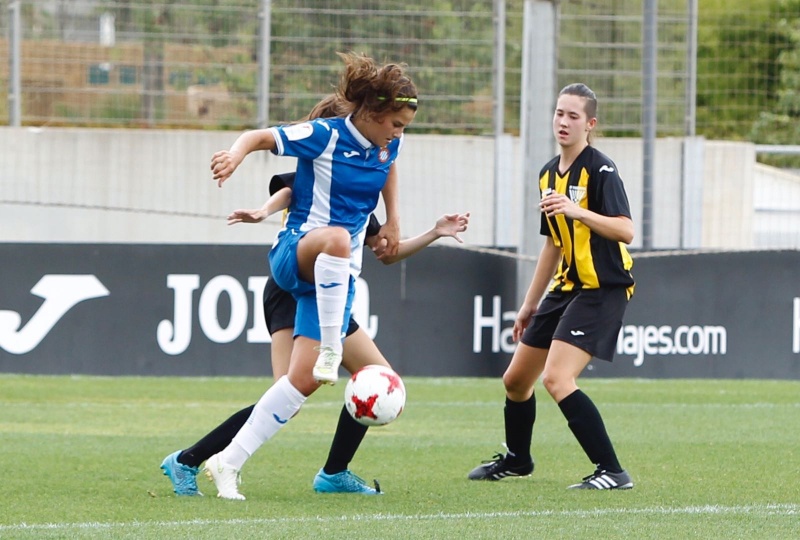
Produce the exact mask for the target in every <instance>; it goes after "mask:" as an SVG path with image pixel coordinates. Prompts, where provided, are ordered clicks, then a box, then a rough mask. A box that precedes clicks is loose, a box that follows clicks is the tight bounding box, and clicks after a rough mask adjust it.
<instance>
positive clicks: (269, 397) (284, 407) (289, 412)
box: [220, 375, 306, 469]
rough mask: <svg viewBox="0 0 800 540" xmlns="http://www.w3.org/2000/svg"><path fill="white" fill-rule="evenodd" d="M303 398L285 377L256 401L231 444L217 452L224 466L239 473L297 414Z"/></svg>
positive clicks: (304, 398)
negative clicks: (228, 466) (226, 465)
mask: <svg viewBox="0 0 800 540" xmlns="http://www.w3.org/2000/svg"><path fill="white" fill-rule="evenodd" d="M305 400H306V396H304V395H303V394H301V393H300V391H299V390H298V389H297V388H295V387H294V386H293V385H292V383H291V382H289V377H287V376H286V375H284V376H283V377H281V378H280V379H278V382H276V383H275V384H273V385H272V386H271V387H270V388H269V390H267V391H266V392H265V393H264V395H263V396H261V399H259V400H258V403H256V406H255V407H254V408H253V412H252V413H251V414H250V418H248V419H247V422H246V423H245V425H244V426H242V429H240V430H239V433H237V434H236V436H235V437H234V438H233V440H232V441H231V444H229V445H228V446H227V448H225V450H223V451H222V452H220V458H221V460H222V462H223V463H226V464H228V465H231V466H232V467H234V468H236V469H241V468H242V466H243V465H244V464H245V462H246V461H247V460H248V459H249V458H250V456H252V455H253V454H254V453H255V452H256V450H258V449H259V448H260V447H261V445H262V444H264V443H265V442H267V441H268V440H269V439H270V438H271V437H272V436H273V435H275V434H276V433H277V432H278V430H279V429H281V428H282V427H283V426H284V425H285V424H286V422H288V421H289V419H291V418H292V416H294V415H295V413H297V411H298V410H300V407H301V406H302V405H303V402H305Z"/></svg>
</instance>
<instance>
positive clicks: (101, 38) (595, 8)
mask: <svg viewBox="0 0 800 540" xmlns="http://www.w3.org/2000/svg"><path fill="white" fill-rule="evenodd" d="M4 3H5V6H4V9H3V10H2V12H0V26H2V28H3V31H4V32H3V34H4V35H5V36H7V37H9V36H10V35H11V34H12V32H11V30H13V27H12V26H11V23H10V14H11V13H13V11H12V10H11V8H12V6H16V7H17V8H18V9H19V11H20V19H21V27H20V34H21V36H20V37H21V47H20V50H19V51H13V50H11V51H9V50H8V46H9V40H8V39H6V40H3V41H2V42H0V55H2V56H3V57H9V55H12V56H13V55H14V54H15V53H16V54H18V61H19V63H20V66H21V81H20V101H21V113H20V114H21V118H20V120H21V123H23V124H26V125H44V124H47V125H83V126H123V127H164V128H169V127H188V128H222V129H225V128H237V129H238V128H243V127H248V126H250V127H252V126H254V125H257V124H258V123H259V118H258V116H259V100H260V98H261V95H260V92H262V88H261V87H262V86H264V85H260V84H259V81H260V80H262V79H261V78H260V76H261V73H262V72H263V71H262V70H266V71H267V73H268V75H267V78H266V79H264V80H265V81H266V82H267V84H268V98H267V101H266V104H267V105H266V109H267V110H268V111H269V115H270V116H269V118H268V119H267V122H268V123H279V122H285V121H290V120H295V119H297V118H299V117H302V116H303V115H304V114H306V113H307V112H308V110H310V108H311V107H312V106H313V104H314V103H315V102H316V101H317V100H319V98H320V97H322V96H323V95H325V94H326V93H328V92H329V91H330V89H331V87H332V85H333V84H334V83H335V82H336V77H337V75H338V73H339V71H340V67H341V65H340V63H339V61H338V59H337V57H336V55H335V52H336V51H343V50H355V51H359V52H366V53H367V54H370V55H371V56H373V57H375V58H376V59H378V60H380V61H402V62H406V63H407V64H408V65H409V66H410V70H411V72H412V74H413V77H414V78H415V80H416V82H417V83H418V86H419V88H420V89H421V93H422V94H423V95H422V97H423V98H424V100H425V107H422V108H421V109H420V114H419V116H418V118H417V121H416V122H415V129H416V130H420V131H423V132H424V131H429V132H440V133H441V132H444V133H452V132H457V133H472V134H475V133H481V134H482V133H491V132H493V131H494V127H495V124H494V118H495V116H494V114H495V109H494V105H495V96H494V95H493V92H494V89H495V87H496V86H495V85H496V84H497V82H498V76H500V75H502V76H503V82H504V85H503V86H504V88H505V95H504V96H503V104H504V108H503V113H504V115H503V116H504V119H503V123H504V129H505V130H506V131H508V132H511V133H518V132H519V121H520V120H519V117H520V114H519V106H520V95H519V93H520V74H521V65H522V51H521V45H520V41H521V35H522V31H523V29H522V11H523V0H509V1H507V2H503V3H502V4H503V5H504V7H505V9H504V12H505V25H504V26H503V30H504V35H500V39H503V41H504V48H503V53H504V54H503V57H504V60H505V65H504V66H503V68H502V69H498V68H497V67H496V65H495V58H496V54H495V53H496V39H497V37H498V33H497V32H496V30H497V28H498V26H497V24H496V22H497V15H498V9H497V6H498V5H499V4H500V2H497V1H493V0H483V1H473V0H456V1H449V2H420V1H413V0H411V1H389V0H385V1H383V2H366V1H363V0H347V1H343V0H293V1H288V0H287V1H278V0H275V1H269V2H267V1H264V0H230V1H228V2H224V3H220V2H213V3H212V2H205V1H202V0H195V1H193V2H164V1H162V2H157V1H141V0H140V1H135V0H134V1H131V0H127V1H123V0H117V1H112V0H47V1H31V0H27V1H26V0H20V1H9V0H5V2H4ZM680 3H681V2H678V4H680ZM640 11H641V0H613V1H611V2H600V3H598V2H593V1H586V0H565V1H563V2H561V6H560V19H559V30H560V31H559V35H560V36H561V38H560V39H559V46H558V50H559V52H558V56H559V62H558V71H559V77H558V78H559V81H560V82H569V81H572V80H575V79H581V80H585V81H586V82H588V83H589V84H590V85H592V86H594V87H596V89H597V91H598V93H599V94H601V95H602V96H603V97H604V104H605V107H604V114H605V117H604V122H603V124H604V126H605V129H606V131H607V132H608V133H610V134H638V133H639V131H640V129H641V120H642V119H641V110H640V109H641V106H640V103H641V68H640V64H641V52H640V50H641V16H640ZM660 15H661V18H660V25H661V27H662V28H665V29H667V33H666V34H664V35H663V40H664V44H663V45H662V46H661V48H660V49H661V54H662V55H664V56H666V57H667V58H668V60H665V63H666V64H668V65H667V68H666V69H665V70H664V71H662V72H661V73H660V76H661V78H662V80H665V81H666V80H669V81H672V82H671V87H670V88H665V89H663V90H662V94H661V99H660V101H659V106H660V110H661V114H660V117H659V127H660V131H661V132H662V133H663V134H676V133H677V134H680V133H681V132H682V129H683V125H684V121H685V111H684V105H685V104H686V99H687V95H686V92H687V85H686V82H687V80H688V74H687V73H688V72H687V70H686V50H685V44H686V36H687V31H688V28H689V25H688V22H687V21H688V14H687V11H686V9H685V8H684V9H679V7H678V6H672V7H668V8H664V9H662V13H661V14H660ZM262 35H264V36H268V40H266V43H265V42H262V39H261V38H262ZM265 44H266V46H265ZM587 52H588V53H590V54H587ZM9 65H10V64H9V63H5V64H3V65H2V67H0V84H2V85H3V87H4V88H5V89H8V88H9V71H8V67H9ZM11 112H12V111H9V110H8V103H2V104H0V119H7V118H8V117H9V114H10V113H11Z"/></svg>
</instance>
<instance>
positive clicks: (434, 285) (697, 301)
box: [0, 244, 800, 379]
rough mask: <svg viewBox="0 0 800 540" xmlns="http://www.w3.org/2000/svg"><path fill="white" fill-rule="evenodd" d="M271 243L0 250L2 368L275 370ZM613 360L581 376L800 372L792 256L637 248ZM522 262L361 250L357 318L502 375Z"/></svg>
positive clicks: (418, 359)
mask: <svg viewBox="0 0 800 540" xmlns="http://www.w3.org/2000/svg"><path fill="white" fill-rule="evenodd" d="M267 249H268V248H267V247H259V246H230V245H228V246H211V245H161V244H153V245H136V244H0V260H2V264H1V265H0V268H2V270H1V272H2V281H1V282H0V371H2V372H8V373H39V374H72V373H74V374H95V375H185V376H216V375H226V376H228V375H230V376H235V375H261V376H263V375H269V374H270V373H271V370H270V367H269V335H268V333H267V331H266V328H265V326H264V323H263V309H262V306H261V292H262V290H263V287H264V284H265V283H266V280H267V279H268V276H269V268H268V265H267V260H266V253H267ZM634 259H635V261H636V262H635V266H634V276H635V278H636V280H637V289H636V294H635V295H634V297H633V299H632V300H631V304H630V306H629V308H628V311H627V313H626V318H625V322H624V326H623V329H622V331H621V332H620V336H619V340H618V346H617V355H616V358H615V360H614V362H613V363H608V362H603V361H598V360H595V361H593V362H592V364H591V366H590V369H589V370H588V371H587V372H586V375H587V376H605V377H653V378H655V377H662V378H690V377H714V378H788V379H797V378H800V283H798V280H797V275H798V269H800V252H797V251H770V252H766V251H765V252H743V253H703V254H670V255H659V256H640V257H637V256H636V255H634ZM515 284H516V261H515V259H513V258H512V257H506V256H498V255H495V254H489V253H484V252H478V251H472V250H461V249H455V248H449V247H444V246H433V247H430V248H428V249H425V250H423V251H422V252H420V253H419V254H417V255H415V256H414V257H413V258H411V259H408V260H406V261H403V262H401V263H398V264H395V265H391V266H384V265H383V264H382V263H380V262H378V261H377V260H376V259H375V258H374V257H372V256H371V255H370V254H369V253H365V255H364V271H363V273H362V276H361V279H359V281H358V292H357V294H356V303H355V305H354V314H355V315H356V317H357V320H358V321H359V323H360V324H361V325H362V327H363V328H364V329H365V331H366V332H367V333H368V334H369V335H370V336H372V337H373V338H374V339H375V342H376V343H377V345H378V347H379V348H380V349H381V351H382V352H383V354H384V355H385V356H386V357H387V358H388V359H389V361H390V362H391V363H392V365H393V366H394V367H395V368H396V369H397V370H398V371H399V372H400V373H402V374H405V375H419V376H499V375H501V374H502V373H503V371H504V369H505V367H506V365H507V364H508V361H509V360H510V358H511V354H512V352H513V350H514V346H515V345H514V344H513V343H512V342H511V328H512V326H513V323H514V316H515V311H516V309H517V307H518V306H517V305H516V300H515V299H516V291H515Z"/></svg>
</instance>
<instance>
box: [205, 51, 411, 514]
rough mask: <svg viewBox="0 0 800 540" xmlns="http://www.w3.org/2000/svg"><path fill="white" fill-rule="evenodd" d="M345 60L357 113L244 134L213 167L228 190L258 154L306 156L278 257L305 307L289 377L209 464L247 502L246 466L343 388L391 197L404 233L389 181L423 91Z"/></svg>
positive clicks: (300, 159) (228, 492)
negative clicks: (319, 393) (366, 265)
mask: <svg viewBox="0 0 800 540" xmlns="http://www.w3.org/2000/svg"><path fill="white" fill-rule="evenodd" d="M340 56H341V57H342V59H343V60H344V61H345V70H344V73H343V75H342V77H341V80H340V83H339V86H338V88H337V89H336V94H337V98H339V99H340V100H341V101H342V102H346V103H349V104H350V106H351V110H352V113H351V114H349V115H348V116H346V117H344V118H327V119H315V120H312V121H308V122H303V123H299V124H292V125H288V126H278V127H272V128H268V129H260V130H253V131H249V132H245V133H243V134H242V135H240V136H239V137H238V138H237V139H236V141H235V142H234V143H233V145H232V146H231V148H230V149H229V150H227V151H221V152H217V153H215V154H214V155H213V156H212V159H211V170H212V172H213V177H214V179H215V180H216V181H217V182H218V185H219V186H222V184H223V183H224V182H225V181H226V180H227V179H228V178H230V176H231V175H232V174H233V172H234V171H235V170H236V168H237V167H238V166H239V164H240V163H241V162H242V160H243V159H244V158H245V156H247V155H248V154H249V153H251V152H254V151H257V150H269V151H272V152H274V153H276V154H278V155H284V156H293V157H296V158H297V174H296V177H295V183H294V186H293V190H292V200H291V204H290V207H289V215H288V217H287V221H286V226H285V227H284V228H283V229H281V231H279V232H278V234H277V236H276V238H275V241H274V243H273V246H272V249H271V250H270V254H269V260H270V266H271V269H272V276H273V279H274V280H275V282H276V283H277V284H278V285H279V286H280V287H281V288H282V289H284V290H286V291H288V292H290V293H291V294H292V296H294V297H295V299H296V300H297V315H296V318H295V329H294V336H295V340H294V346H293V347H292V355H291V360H290V365H289V372H288V374H287V375H286V376H284V377H282V378H280V379H279V380H278V381H277V382H276V383H275V384H274V385H273V386H271V387H270V388H269V390H267V392H266V393H265V394H264V395H263V396H262V397H261V399H260V400H259V402H258V403H257V404H256V406H255V408H254V409H253V413H252V415H251V416H250V418H249V419H248V422H247V424H245V426H244V427H243V428H242V429H241V430H240V431H239V433H237V435H236V436H235V437H234V439H233V441H232V442H231V444H230V445H228V447H226V448H225V450H223V451H222V452H220V453H219V454H216V455H214V456H212V457H211V458H210V459H209V460H208V461H207V463H206V470H207V471H208V473H209V474H210V476H211V477H212V479H213V480H214V483H215V484H216V486H217V489H218V492H219V493H218V496H220V497H222V498H227V499H243V497H242V495H241V494H240V493H239V492H238V488H237V478H238V475H239V471H240V470H241V468H242V466H243V465H244V463H245V462H246V461H247V460H248V459H249V458H250V456H251V455H252V454H253V453H254V452H255V451H256V450H257V449H258V448H259V447H260V446H261V445H262V444H263V443H264V442H266V441H267V440H269V439H270V438H271V437H272V436H273V435H275V433H277V431H278V430H279V429H280V428H281V427H282V426H283V425H284V424H286V422H288V420H289V419H290V418H292V416H294V414H295V413H296V412H297V411H298V410H299V409H300V407H301V406H302V404H303V402H304V401H305V400H306V398H307V397H308V396H310V395H311V394H312V393H313V392H314V391H316V389H317V388H319V386H320V385H321V384H323V383H330V384H332V383H335V382H336V380H337V378H338V370H339V365H340V364H341V361H342V336H343V335H344V331H345V330H346V325H345V323H346V322H347V321H349V318H350V306H351V304H352V300H353V295H354V293H355V278H356V277H357V276H358V274H359V273H360V271H361V258H362V247H363V244H364V237H365V233H366V225H367V220H368V218H369V215H370V213H371V212H372V211H373V210H374V209H375V208H376V206H377V203H378V199H379V196H380V194H381V193H382V192H383V194H384V201H385V204H386V207H387V208H386V211H387V220H388V221H390V222H392V223H394V224H395V227H394V228H395V229H399V228H398V227H397V226H396V223H397V219H398V218H397V213H396V174H392V175H390V174H389V173H390V171H392V172H396V168H395V165H394V162H395V160H396V159H397V156H398V154H399V153H400V150H401V148H402V142H403V141H402V137H403V132H404V130H405V128H406V127H407V126H408V125H409V124H411V122H412V121H413V120H414V116H415V115H416V111H417V103H418V98H417V89H416V86H415V85H414V83H413V81H411V79H410V78H409V77H408V76H407V75H406V73H405V66H403V65H399V64H387V65H384V66H379V65H377V64H376V63H375V62H374V60H372V59H371V58H368V57H366V56H363V55H357V54H353V53H349V54H341V55H340ZM387 180H388V182H387ZM387 184H388V185H387ZM396 233H397V234H393V235H392V237H393V239H394V240H395V241H394V242H392V244H393V245H391V246H389V253H390V254H391V253H392V252H396V249H397V246H396V240H397V237H399V230H396Z"/></svg>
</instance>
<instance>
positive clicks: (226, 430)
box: [178, 405, 255, 467]
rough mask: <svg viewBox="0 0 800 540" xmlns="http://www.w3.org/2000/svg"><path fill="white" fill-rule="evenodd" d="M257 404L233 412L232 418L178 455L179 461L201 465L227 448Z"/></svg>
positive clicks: (192, 465)
mask: <svg viewBox="0 0 800 540" xmlns="http://www.w3.org/2000/svg"><path fill="white" fill-rule="evenodd" d="M253 407H255V405H250V406H249V407H247V408H245V409H242V410H241V411H239V412H237V413H233V414H232V415H231V417H230V418H228V419H227V420H225V421H224V422H223V423H221V424H220V425H218V426H217V427H215V428H214V429H213V430H211V431H210V432H209V433H208V435H206V436H205V437H203V438H202V439H200V440H199V441H197V442H196V443H194V445H193V446H190V447H189V448H187V449H186V450H184V451H183V452H181V453H180V455H179V456H178V462H179V463H183V464H184V465H189V466H190V467H199V466H200V465H201V464H202V463H203V462H204V461H205V460H207V459H208V458H210V457H211V456H213V455H214V454H218V453H219V452H222V451H223V450H225V447H226V446H228V445H229V444H230V443H231V440H233V436H234V435H236V434H237V433H238V432H239V430H240V429H242V426H243V425H244V423H245V422H247V419H248V418H250V413H252V412H253Z"/></svg>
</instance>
